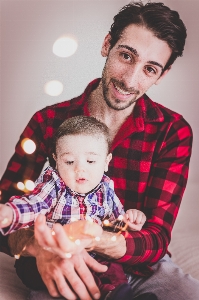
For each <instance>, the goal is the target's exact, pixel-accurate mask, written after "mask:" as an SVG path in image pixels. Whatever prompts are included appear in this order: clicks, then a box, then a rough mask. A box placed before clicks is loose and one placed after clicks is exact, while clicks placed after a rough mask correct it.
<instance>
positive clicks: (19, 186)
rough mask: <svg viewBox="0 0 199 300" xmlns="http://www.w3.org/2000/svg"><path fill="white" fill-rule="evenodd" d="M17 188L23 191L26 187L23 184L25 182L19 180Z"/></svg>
mask: <svg viewBox="0 0 199 300" xmlns="http://www.w3.org/2000/svg"><path fill="white" fill-rule="evenodd" d="M17 188H18V189H19V190H21V191H23V190H24V189H25V185H24V184H23V182H21V181H19V182H18V183H17Z"/></svg>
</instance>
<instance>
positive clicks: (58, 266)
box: [0, 3, 199, 300]
mask: <svg viewBox="0 0 199 300" xmlns="http://www.w3.org/2000/svg"><path fill="white" fill-rule="evenodd" d="M185 39H186V29H185V27H184V24H183V22H182V21H181V20H180V19H179V15H178V13H177V12H175V11H171V10H170V9H169V8H168V7H166V6H164V5H163V4H160V3H148V4H146V5H143V4H142V3H134V4H129V5H127V6H125V7H124V8H123V9H121V11H120V12H119V13H118V15H116V16H115V17H114V23H113V24H112V26H111V29H110V32H109V34H108V35H107V36H106V37H105V39H104V42H103V45H102V50H101V53H102V56H104V57H106V58H107V60H106V64H105V67H104V70H103V73H102V79H98V80H94V81H93V82H92V83H90V84H89V85H88V87H87V89H86V90H85V92H84V94H83V95H81V96H79V97H77V98H76V99H73V100H71V101H67V102H63V103H60V104H56V105H54V106H51V107H47V108H45V109H43V110H41V111H39V112H37V113H36V114H35V115H34V116H33V118H32V119H31V120H30V122H29V124H28V126H27V127H26V129H25V131H24V132H23V134H22V136H21V139H23V138H25V137H28V138H31V139H33V140H34V141H35V143H36V145H37V149H36V151H35V153H34V154H32V155H31V156H26V155H25V154H23V151H22V150H21V146H20V144H21V141H19V143H18V145H17V148H16V152H15V154H14V156H13V157H12V158H11V160H10V162H9V165H8V168H7V170H6V172H5V173H4V175H3V178H2V181H1V185H0V188H1V190H2V196H3V198H4V199H5V200H4V201H6V200H7V199H8V198H9V197H10V196H12V195H14V194H17V191H16V189H15V184H16V183H17V182H18V181H23V180H24V179H26V178H29V179H32V180H35V179H36V178H37V177H38V175H39V173H40V171H41V169H42V166H43V164H44V162H45V160H46V158H47V157H49V161H50V163H51V164H52V165H53V162H52V157H51V142H52V135H53V132H54V131H55V130H56V128H57V127H58V126H59V125H60V124H61V123H62V122H63V121H64V119H65V118H69V117H72V116H75V115H82V114H84V115H91V116H94V117H96V118H97V119H99V120H100V121H102V122H104V123H105V124H106V125H107V126H108V128H109V130H110V134H111V137H112V148H111V152H112V154H113V159H112V161H111V162H110V168H109V172H108V175H109V176H110V177H111V178H112V179H113V180H114V184H115V190H116V193H117V196H118V197H119V198H120V200H121V201H122V203H123V204H124V206H125V209H129V208H136V209H140V210H142V211H143V212H144V213H145V214H146V216H147V222H146V225H145V226H144V228H143V229H142V230H141V231H140V232H133V233H128V234H127V233H124V234H123V235H120V236H119V237H118V239H117V241H116V242H114V241H111V240H110V237H111V236H112V235H111V233H108V232H104V233H103V236H102V239H101V242H100V244H97V245H94V251H96V252H98V253H99V254H101V255H105V256H106V257H109V258H112V259H116V260H117V262H121V263H124V264H125V265H126V266H127V269H128V270H127V271H126V272H127V273H128V274H131V275H129V276H128V277H129V282H130V283H131V285H132V288H133V290H134V291H135V295H139V294H141V293H143V292H146V291H149V292H154V293H155V294H156V295H157V296H158V298H159V299H161V300H166V299H178V300H181V299H190V300H191V299H197V296H198V295H199V282H198V281H197V280H195V279H193V278H191V277H187V276H185V275H184V274H183V273H182V271H181V270H180V269H179V268H178V267H177V266H175V265H174V264H173V263H172V261H171V260H170V258H169V256H168V254H167V248H168V245H169V242H170V238H171V230H172V227H173V224H174V222H175V219H176V216H177V213H178V209H179V206H180V202H181V199H182V196H183V192H184V189H185V186H186V181H187V173H188V165H189V160H190V156H191V145H192V132H191V128H190V126H189V125H188V124H187V122H186V121H185V120H184V119H183V117H182V116H180V115H179V114H177V113H174V112H172V111H170V110H169V109H167V108H165V107H163V106H161V105H159V104H156V103H154V102H153V101H152V100H150V99H149V98H148V97H147V96H146V95H145V92H146V91H147V90H148V89H149V88H150V87H151V86H152V85H153V84H158V83H159V82H160V81H161V80H162V79H163V78H164V76H165V75H166V74H167V73H168V72H169V70H170V69H171V65H172V64H173V62H174V61H175V59H176V58H177V57H178V56H181V55H182V53H183V49H184V44H185ZM6 197H7V198H6ZM35 227H36V231H35V232H36V236H37V239H38V242H39V244H40V245H41V246H39V245H38V244H37V242H36V241H33V242H32V240H31V241H30V240H29V236H30V234H29V232H28V231H26V232H25V233H23V232H17V234H16V235H15V236H12V237H11V238H10V241H9V243H10V246H11V249H12V252H13V253H19V252H21V250H22V249H23V247H24V245H26V253H24V252H23V253H22V254H23V255H25V254H28V255H32V256H35V257H36V262H37V266H38V270H39V273H40V274H41V277H42V279H43V281H44V283H45V284H46V286H47V288H48V291H49V292H50V294H51V295H52V296H54V297H56V296H58V295H59V294H61V295H62V296H63V297H65V298H67V299H76V295H78V297H79V298H80V299H91V297H90V296H89V293H90V295H92V297H93V298H94V299H95V298H96V299H98V298H99V291H98V289H97V287H96V285H95V283H94V281H93V278H92V276H91V273H90V272H89V269H88V267H89V268H91V269H94V270H96V271H99V272H100V271H102V272H103V271H105V270H104V269H103V267H102V266H100V265H99V264H97V262H95V261H94V260H93V259H92V258H91V257H89V256H88V254H87V252H86V251H85V250H83V251H82V252H81V253H79V254H74V255H73V256H72V257H71V258H70V259H63V258H60V257H58V256H57V255H56V254H53V253H51V252H47V251H46V250H44V249H43V248H42V247H43V246H44V247H46V246H47V247H50V248H51V249H52V250H53V251H54V252H56V251H57V253H58V251H63V252H67V247H68V245H65V243H64V232H63V231H62V228H60V227H55V233H56V238H55V239H53V238H52V235H51V233H50V232H49V231H48V228H46V226H45V224H44V220H43V219H42V218H40V219H38V221H37V222H36V226H35ZM15 243H16V246H14V245H15ZM27 252H28V253H27ZM59 253H60V252H59ZM19 265H20V261H19V262H18V263H17V268H18V267H19ZM34 297H35V298H34ZM39 297H41V299H48V298H44V297H48V296H47V294H45V296H44V295H43V294H42V296H41V293H40V294H38V293H34V295H33V294H32V298H31V299H39Z"/></svg>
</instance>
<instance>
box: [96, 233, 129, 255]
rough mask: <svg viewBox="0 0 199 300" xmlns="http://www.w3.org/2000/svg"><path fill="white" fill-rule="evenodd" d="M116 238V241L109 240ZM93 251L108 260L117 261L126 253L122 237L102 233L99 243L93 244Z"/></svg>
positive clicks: (124, 241)
mask: <svg viewBox="0 0 199 300" xmlns="http://www.w3.org/2000/svg"><path fill="white" fill-rule="evenodd" d="M114 236H116V240H111V238H112V237H114ZM93 251H95V252H96V253H98V254H100V255H101V256H104V257H106V258H110V259H119V258H121V257H123V256H124V255H125V253H126V240H125V238H124V236H123V235H121V234H119V235H117V234H115V233H112V232H107V231H103V234H102V236H101V239H100V241H99V242H95V245H94V247H93Z"/></svg>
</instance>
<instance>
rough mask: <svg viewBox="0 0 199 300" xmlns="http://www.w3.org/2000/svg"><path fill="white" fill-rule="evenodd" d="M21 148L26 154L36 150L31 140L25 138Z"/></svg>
mask: <svg viewBox="0 0 199 300" xmlns="http://www.w3.org/2000/svg"><path fill="white" fill-rule="evenodd" d="M21 146H22V148H23V150H24V151H25V152H26V153H27V154H32V153H33V152H34V151H35V149H36V144H35V142H33V141H32V140H31V139H27V138H25V139H23V140H22V142H21Z"/></svg>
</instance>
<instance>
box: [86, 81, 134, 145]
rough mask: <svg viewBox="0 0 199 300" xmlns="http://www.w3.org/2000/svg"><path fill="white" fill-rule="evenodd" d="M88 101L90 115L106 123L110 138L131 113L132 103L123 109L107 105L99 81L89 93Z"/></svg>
mask: <svg viewBox="0 0 199 300" xmlns="http://www.w3.org/2000/svg"><path fill="white" fill-rule="evenodd" d="M88 101H89V104H88V107H89V112H90V114H91V116H93V117H95V118H96V119H98V120H100V121H101V122H103V123H104V124H106V126H107V127H108V128H109V130H110V134H111V138H112V140H113V138H114V137H115V135H116V134H117V132H118V130H119V129H120V127H121V126H122V124H123V123H124V122H125V120H126V119H127V118H128V117H129V116H130V115H131V114H132V111H133V108H134V105H132V106H131V107H128V108H126V109H123V110H115V109H113V108H111V107H109V106H108V105H107V103H106V101H105V100H104V96H103V91H102V84H101V82H100V83H99V85H98V87H97V88H96V89H95V90H94V91H93V92H92V93H91V95H90V97H89V100H88Z"/></svg>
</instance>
